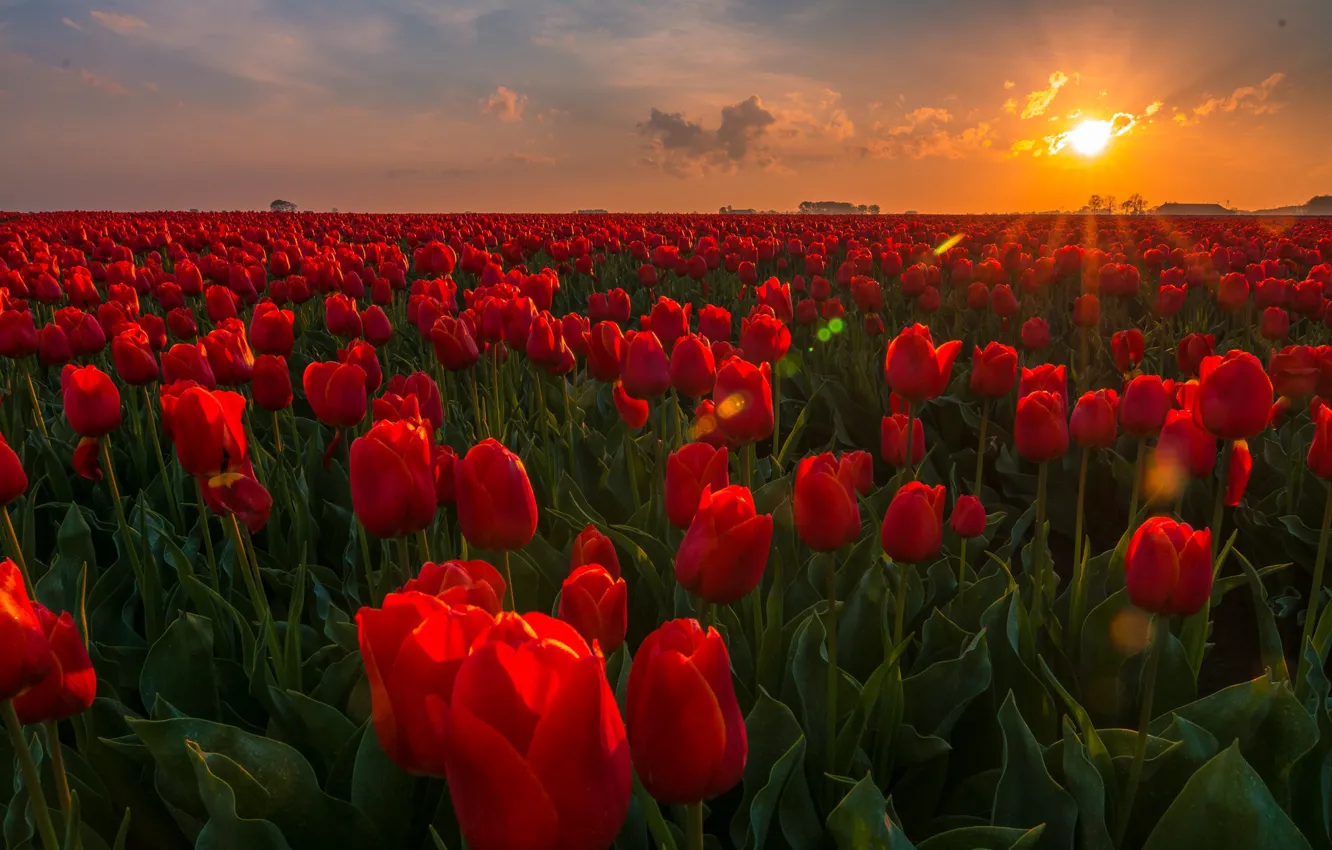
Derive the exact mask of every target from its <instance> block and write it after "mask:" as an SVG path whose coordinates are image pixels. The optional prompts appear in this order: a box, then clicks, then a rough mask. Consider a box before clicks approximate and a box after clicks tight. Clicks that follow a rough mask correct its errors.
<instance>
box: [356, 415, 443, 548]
mask: <svg viewBox="0 0 1332 850" xmlns="http://www.w3.org/2000/svg"><path fill="white" fill-rule="evenodd" d="M351 494H352V510H354V511H355V512H356V518H357V519H358V520H360V522H361V525H363V526H365V529H366V531H368V532H370V533H371V534H373V535H374V536H376V537H401V536H403V535H407V534H414V533H416V532H417V531H421V530H423V529H424V528H425V527H426V526H428V525H429V524H430V522H431V520H433V519H434V518H435V507H436V499H435V479H434V477H433V476H432V475H431V473H430V437H429V434H428V433H427V432H426V429H425V428H424V427H422V426H421V425H420V423H419V422H410V421H399V422H387V421H384V422H378V423H376V424H375V425H374V427H372V428H371V429H370V430H369V431H368V432H367V433H366V435H365V436H364V437H359V438H357V439H356V440H355V441H353V442H352V445H351Z"/></svg>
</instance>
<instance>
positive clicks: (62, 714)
mask: <svg viewBox="0 0 1332 850" xmlns="http://www.w3.org/2000/svg"><path fill="white" fill-rule="evenodd" d="M32 610H33V613H34V614H36V616H37V622H38V624H39V625H40V627H41V630H42V633H43V634H45V635H46V640H47V643H48V645H49V646H50V648H51V656H50V659H51V660H50V667H49V668H48V669H47V672H46V675H45V676H44V677H43V678H42V679H41V681H39V682H37V683H35V684H34V685H33V686H32V687H31V688H29V689H28V690H26V691H24V692H23V693H21V694H19V695H18V696H16V697H14V711H16V712H17V713H18V718H19V723H22V724H23V725H25V726H27V725H30V724H33V723H45V722H46V721H48V720H65V719H68V718H70V717H73V716H74V715H76V714H82V713H83V712H85V711H87V710H88V709H89V708H91V707H92V704H93V699H94V698H95V697H96V696H97V673H96V672H95V671H94V670H93V666H92V661H91V660H89V658H88V650H87V649H85V648H84V645H83V638H82V637H81V636H80V635H79V628H78V626H76V625H74V618H73V617H71V616H70V615H69V612H68V611H66V612H64V613H62V614H61V615H60V616H59V617H57V616H56V615H55V614H53V613H51V612H50V611H48V610H46V608H45V607H43V606H42V605H41V604H39V603H36V602H34V603H32Z"/></svg>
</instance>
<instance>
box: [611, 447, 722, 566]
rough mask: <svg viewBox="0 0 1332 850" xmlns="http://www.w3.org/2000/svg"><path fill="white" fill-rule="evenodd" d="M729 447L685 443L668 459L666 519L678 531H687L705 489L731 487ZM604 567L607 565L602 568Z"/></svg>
mask: <svg viewBox="0 0 1332 850" xmlns="http://www.w3.org/2000/svg"><path fill="white" fill-rule="evenodd" d="M726 459H727V452H726V447H725V446H722V447H720V448H719V447H715V446H711V445H709V444H707V443H686V444H685V445H683V446H681V447H680V448H679V449H677V450H676V451H674V452H672V453H671V455H670V457H668V458H667V459H666V517H667V519H669V520H670V522H671V525H673V526H675V527H676V528H681V529H684V528H688V527H689V525H690V523H692V522H693V521H694V514H695V512H697V511H698V501H699V497H700V496H702V495H703V491H704V489H707V488H711V489H712V491H713V492H714V493H719V492H721V491H722V490H724V489H726V488H727V487H728V486H730V471H729V468H728V467H727V465H726ZM603 566H605V564H603Z"/></svg>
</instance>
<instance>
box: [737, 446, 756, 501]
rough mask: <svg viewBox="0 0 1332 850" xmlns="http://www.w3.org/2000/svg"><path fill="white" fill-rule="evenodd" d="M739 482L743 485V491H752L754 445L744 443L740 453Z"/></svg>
mask: <svg viewBox="0 0 1332 850" xmlns="http://www.w3.org/2000/svg"><path fill="white" fill-rule="evenodd" d="M741 455H742V457H741V465H740V480H741V482H742V483H743V484H744V485H745V489H746V490H749V489H752V488H753V486H754V444H753V443H745V449H744V451H743V452H741Z"/></svg>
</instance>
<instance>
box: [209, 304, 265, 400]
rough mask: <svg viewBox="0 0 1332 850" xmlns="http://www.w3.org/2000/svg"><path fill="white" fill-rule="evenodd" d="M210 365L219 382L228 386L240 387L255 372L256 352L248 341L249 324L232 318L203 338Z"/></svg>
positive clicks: (248, 380) (247, 381) (246, 382)
mask: <svg viewBox="0 0 1332 850" xmlns="http://www.w3.org/2000/svg"><path fill="white" fill-rule="evenodd" d="M203 345H204V351H205V352H207V354H208V365H209V367H210V368H211V369H212V370H213V375H214V377H216V378H217V382H218V383H219V384H221V385H222V386H224V387H239V386H242V385H244V384H248V383H249V382H250V378H251V377H253V375H254V355H253V354H252V353H251V352H250V344H249V343H248V342H246V341H245V326H244V325H242V324H241V323H240V320H239V319H228V320H227V321H226V322H225V323H224V324H222V325H221V326H219V327H217V328H214V329H213V330H212V331H210V332H209V334H208V335H207V336H205V337H204V340H203Z"/></svg>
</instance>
